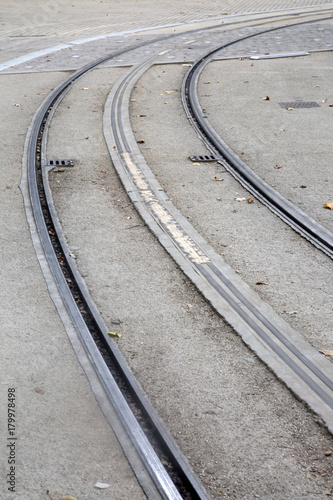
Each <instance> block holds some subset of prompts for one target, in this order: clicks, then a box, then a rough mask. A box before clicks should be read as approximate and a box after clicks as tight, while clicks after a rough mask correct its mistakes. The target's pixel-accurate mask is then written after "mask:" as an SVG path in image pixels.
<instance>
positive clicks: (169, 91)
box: [163, 90, 174, 94]
mask: <svg viewBox="0 0 333 500" xmlns="http://www.w3.org/2000/svg"><path fill="white" fill-rule="evenodd" d="M163 92H165V93H166V94H173V93H174V90H163Z"/></svg>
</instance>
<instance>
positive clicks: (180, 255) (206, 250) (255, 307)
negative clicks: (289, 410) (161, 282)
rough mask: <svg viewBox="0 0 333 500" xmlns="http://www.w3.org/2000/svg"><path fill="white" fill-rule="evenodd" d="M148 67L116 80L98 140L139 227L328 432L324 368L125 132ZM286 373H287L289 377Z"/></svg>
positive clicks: (330, 386) (329, 398)
mask: <svg viewBox="0 0 333 500" xmlns="http://www.w3.org/2000/svg"><path fill="white" fill-rule="evenodd" d="M268 31H271V30H268ZM153 60H154V58H151V59H149V60H147V61H145V62H143V63H141V64H138V65H137V67H136V68H134V69H131V70H130V71H129V72H128V73H127V74H126V75H125V76H122V77H121V78H120V79H119V80H118V82H117V83H116V84H115V85H114V87H113V89H112V91H111V93H110V95H109V97H108V99H107V103H106V105H105V113H104V135H105V138H106V142H107V144H108V147H109V151H110V155H111V157H112V161H113V163H114V166H115V168H116V170H117V172H118V174H119V176H120V179H121V181H122V183H123V185H124V187H125V189H126V191H127V193H128V195H129V197H130V198H131V200H132V201H133V202H134V205H135V207H136V208H137V210H138V212H139V213H140V214H141V216H142V217H143V219H144V220H145V221H146V223H147V225H148V226H149V227H150V229H151V230H152V231H153V232H154V233H155V235H156V236H157V237H158V238H159V240H160V242H161V243H162V245H163V246H164V247H165V249H166V250H167V251H168V252H169V253H170V254H171V256H172V257H173V258H174V259H175V261H176V262H177V263H178V264H179V265H180V267H181V268H182V269H183V270H184V272H185V273H186V274H187V275H188V276H189V278H190V279H191V280H192V281H193V282H194V283H195V284H196V286H197V287H198V288H199V289H200V291H201V292H202V293H203V295H204V296H205V297H206V298H208V300H209V301H210V302H211V303H212V304H213V306H214V307H215V308H216V309H217V310H218V312H220V313H222V315H223V316H224V317H225V318H226V319H227V321H228V322H229V323H230V324H231V325H232V326H233V327H234V328H235V329H236V331H238V332H239V333H240V335H241V336H242V338H243V339H244V340H245V342H246V343H247V344H248V345H250V346H251V347H252V348H253V349H254V350H255V352H256V353H258V355H259V356H260V357H261V358H262V359H263V360H264V361H265V362H266V363H267V364H268V365H269V366H270V367H271V368H272V369H273V370H274V371H275V373H277V375H278V377H279V378H280V379H282V380H284V381H285V383H286V384H287V385H288V387H290V388H292V390H293V391H294V392H295V393H296V394H297V395H298V396H300V395H301V397H302V399H304V400H305V401H307V402H308V404H309V405H310V406H311V407H312V408H313V409H314V410H315V411H316V412H317V413H319V414H320V415H322V416H323V418H324V420H325V422H326V424H327V426H328V427H329V428H330V429H331V430H332V429H333V412H332V410H333V373H332V366H331V364H330V363H329V362H327V361H326V360H324V359H322V357H321V356H320V355H319V354H318V352H317V351H316V350H315V349H313V348H312V347H311V346H310V345H309V344H308V343H307V342H305V340H304V338H303V337H302V336H301V335H300V334H298V333H297V332H295V331H294V330H292V329H291V327H290V326H289V325H288V324H287V323H285V322H284V321H283V320H282V319H281V318H279V317H278V315H277V314H276V313H275V312H273V311H272V310H268V306H267V304H265V303H263V302H262V301H261V300H260V298H259V297H258V296H257V295H256V294H255V293H254V292H253V291H250V290H249V288H248V287H247V286H246V285H245V284H244V283H243V282H241V280H240V278H239V277H236V275H235V273H234V272H233V271H232V270H231V269H230V268H229V267H228V266H227V265H226V264H225V263H224V262H223V260H222V259H221V257H220V256H218V255H216V254H215V252H214V251H213V250H212V249H211V247H209V245H208V244H207V242H206V241H205V240H203V238H202V237H201V236H200V235H199V234H198V233H196V231H195V229H194V228H193V227H192V226H191V225H190V224H189V223H188V221H187V220H186V219H184V217H183V216H182V215H181V214H180V213H179V212H178V211H177V209H176V208H175V207H174V206H173V204H172V203H171V201H170V200H169V199H168V197H167V195H166V194H165V193H164V191H163V189H162V187H161V186H160V185H159V183H158V182H157V180H156V179H155V177H154V175H153V173H152V172H151V170H150V168H149V166H148V165H147V164H146V162H145V160H144V158H143V156H142V155H141V153H140V150H139V148H138V146H137V143H136V141H135V138H134V136H133V133H132V131H131V126H130V119H129V114H128V108H129V100H130V95H131V90H132V88H133V87H134V85H135V84H136V82H137V81H138V79H139V78H140V76H141V75H142V74H143V73H144V72H145V71H147V69H149V67H150V66H151V65H152V62H153ZM249 332H251V337H249ZM263 343H264V346H265V347H264V349H263V348H262V346H263ZM281 362H282V365H281ZM281 366H282V369H281ZM286 367H288V368H289V369H290V370H291V372H292V373H293V375H292V376H291V377H290V376H289V375H290V372H289V371H288V374H287V373H286V372H287V370H286ZM292 378H293V379H292ZM300 380H301V381H302V384H301V385H302V388H300V384H299V381H300ZM309 394H311V395H310V396H309ZM312 397H314V399H312ZM314 400H316V402H314ZM320 401H321V402H320ZM318 402H319V403H318Z"/></svg>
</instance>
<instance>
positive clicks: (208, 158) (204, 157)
mask: <svg viewBox="0 0 333 500" xmlns="http://www.w3.org/2000/svg"><path fill="white" fill-rule="evenodd" d="M189 158H190V160H191V161H202V162H204V161H217V158H216V156H214V155H197V156H189Z"/></svg>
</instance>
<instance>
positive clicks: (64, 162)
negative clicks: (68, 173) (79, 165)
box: [46, 160, 74, 167]
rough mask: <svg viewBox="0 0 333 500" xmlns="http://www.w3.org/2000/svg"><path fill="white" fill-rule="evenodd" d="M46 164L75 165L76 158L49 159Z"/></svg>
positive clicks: (58, 165) (55, 165) (57, 165)
mask: <svg viewBox="0 0 333 500" xmlns="http://www.w3.org/2000/svg"><path fill="white" fill-rule="evenodd" d="M46 165H50V166H54V167H74V160H48V161H47V163H46Z"/></svg>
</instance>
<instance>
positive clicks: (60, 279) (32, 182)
mask: <svg viewBox="0 0 333 500" xmlns="http://www.w3.org/2000/svg"><path fill="white" fill-rule="evenodd" d="M165 38H169V37H163V39H165ZM159 40H160V39H159ZM149 43H151V42H149ZM146 44H147V43H144V44H140V45H138V46H141V45H146ZM138 46H136V47H134V48H137V47H138ZM129 50H133V48H130V49H125V50H123V51H120V52H117V53H116V54H113V55H111V56H108V57H105V58H102V59H99V60H98V61H95V62H94V63H92V64H89V65H88V66H86V67H84V68H83V69H81V70H79V71H78V72H76V73H75V74H74V75H72V76H71V77H70V78H68V79H67V80H66V81H64V82H63V83H62V84H61V85H60V86H58V87H57V88H56V89H55V90H54V91H53V92H52V93H51V94H50V95H49V96H48V97H47V99H46V100H45V101H44V103H43V104H42V106H41V108H40V110H39V112H38V114H37V116H36V117H35V120H34V124H33V127H32V131H31V135H30V138H29V143H28V150H27V171H28V172H27V175H28V185H29V192H30V200H31V207H32V211H33V215H34V218H35V221H36V226H37V228H38V233H39V238H40V241H41V243H42V246H43V249H44V253H45V255H46V257H47V260H48V263H49V267H50V269H51V272H52V274H53V276H54V279H55V281H56V283H57V286H58V289H59V291H60V294H61V296H62V299H63V302H64V304H65V306H66V309H67V312H68V314H69V316H70V318H71V319H72V322H73V324H74V325H75V328H76V330H77V332H78V334H79V336H80V338H81V341H82V344H83V346H84V348H85V350H86V352H87V354H88V357H89V359H90V361H91V363H92V365H93V366H94V369H95V371H96V373H97V375H98V376H99V378H100V380H101V383H102V385H103V387H104V390H105V392H106V394H107V396H108V398H109V400H110V401H111V402H112V405H113V407H114V408H115V410H116V413H117V414H118V417H119V419H120V421H121V422H122V424H123V426H124V428H125V430H126V432H127V434H128V436H129V437H130V439H131V441H132V443H133V445H134V447H135V449H136V451H137V452H138V454H139V456H140V458H141V460H142V463H143V464H144V467H145V468H146V469H147V471H148V473H149V475H150V476H151V478H152V480H153V482H154V484H155V485H156V488H157V490H158V492H159V494H160V495H161V497H162V498H163V499H170V500H171V499H172V500H178V499H180V498H182V494H180V493H179V491H178V489H177V487H176V486H175V484H174V482H173V480H172V479H171V478H170V476H169V474H168V473H167V471H166V469H165V466H164V465H163V464H162V462H161V460H160V458H159V457H158V455H157V454H156V452H155V450H154V447H153V446H152V445H151V443H150V442H149V440H148V439H147V437H146V435H145V433H144V432H143V430H142V428H141V427H140V425H139V423H138V421H137V419H136V418H135V417H134V415H133V412H132V410H131V408H130V406H129V405H128V403H127V401H126V399H125V397H124V396H123V394H122V392H121V390H120V389H119V387H118V384H117V382H116V381H115V379H114V377H113V375H112V374H111V372H110V370H109V367H108V366H107V364H106V362H105V361H104V359H103V357H102V355H101V353H100V351H99V349H98V348H97V346H96V344H95V342H94V340H93V338H92V336H91V332H90V331H89V330H90V329H89V328H88V326H87V323H86V321H85V320H84V318H83V317H82V314H81V306H80V305H78V303H77V300H76V299H77V295H79V296H80V297H79V300H80V304H83V305H84V307H85V308H86V309H87V311H88V314H89V316H90V322H91V321H92V322H93V323H94V325H93V327H94V329H95V330H98V333H99V335H100V338H101V339H102V341H103V343H104V345H105V346H106V348H107V350H108V353H109V355H110V356H111V357H112V363H113V364H114V365H115V367H116V368H115V369H116V370H117V371H118V372H119V373H120V374H121V378H122V379H123V380H125V384H126V386H127V390H128V391H130V392H131V395H132V397H133V398H134V400H135V401H136V404H137V405H139V409H140V411H141V412H142V413H143V414H144V417H145V419H146V421H147V419H148V425H149V426H150V427H151V428H152V429H153V432H154V433H155V437H156V436H158V439H159V441H160V443H162V445H161V446H162V447H163V449H162V451H163V453H164V454H165V457H166V459H167V462H169V463H170V464H172V468H173V470H174V471H175V472H176V474H177V475H178V477H179V478H180V483H181V486H180V489H181V491H182V490H183V491H185V497H186V495H190V498H192V499H198V500H199V499H201V500H205V499H207V498H208V495H207V494H206V492H205V491H204V488H203V487H202V486H201V485H200V483H199V481H198V480H197V479H196V478H195V476H194V474H193V473H192V471H191V470H190V468H189V466H188V465H187V464H186V462H185V460H184V459H183V457H182V455H181V453H180V451H179V450H178V447H177V446H176V444H175V443H174V442H173V440H172V438H171V437H170V436H169V434H168V432H167V431H166V430H165V428H164V426H163V425H162V423H161V421H160V419H159V417H157V416H156V414H155V411H154V410H153V408H152V406H151V405H150V403H149V402H148V401H147V399H146V398H145V397H144V396H143V394H142V390H141V389H140V388H139V386H138V384H137V382H136V380H135V379H134V377H133V375H132V374H131V372H130V371H129V369H128V368H127V365H126V363H125V362H124V360H123V358H122V356H121V355H120V353H119V352H118V350H117V348H116V346H115V344H114V343H113V342H112V341H111V340H110V338H109V337H108V335H107V329H106V327H105V325H104V323H103V320H102V318H101V317H100V315H99V313H98V311H97V309H96V307H95V305H94V304H93V301H92V299H91V298H90V296H89V293H88V291H87V289H86V287H85V285H84V283H83V281H82V279H81V277H80V275H79V273H78V272H77V270H76V268H75V265H74V263H73V260H72V259H71V257H70V255H69V252H68V250H67V247H66V243H65V241H64V238H63V237H62V231H61V228H60V224H59V222H58V219H57V216H56V212H55V209H54V207H53V203H52V196H51V193H50V190H49V187H48V179H47V172H46V170H45V169H46V167H45V165H44V163H45V161H44V160H45V157H46V153H45V146H46V139H45V135H44V131H45V130H46V129H47V127H48V124H49V121H50V119H51V118H52V115H53V113H54V111H55V109H56V107H57V105H58V104H59V102H60V101H61V99H62V98H63V97H64V95H65V93H66V92H67V91H68V90H69V89H70V88H71V85H72V84H73V83H74V82H76V81H77V80H78V79H79V78H80V77H81V76H82V75H83V74H85V73H86V72H87V71H90V70H91V69H93V68H95V67H96V66H97V65H99V64H102V63H103V62H105V61H106V60H108V59H110V58H112V57H118V56H119V55H120V54H123V53H124V52H128V51H129ZM43 198H45V201H46V203H43ZM46 219H48V224H50V223H51V227H52V228H54V231H53V229H51V230H50V226H49V225H47V223H46ZM53 232H54V233H55V238H51V237H50V233H53ZM52 239H53V240H56V241H52ZM55 246H56V247H58V251H60V253H61V256H60V257H59V254H57V253H56V251H55ZM60 263H61V264H60ZM64 264H65V265H66V266H67V267H68V270H69V274H68V275H67V276H66V275H64V273H63V268H64ZM73 282H75V284H76V289H75V290H74V292H73V290H71V288H73V286H71V287H69V283H72V284H73ZM74 295H76V297H74Z"/></svg>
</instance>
